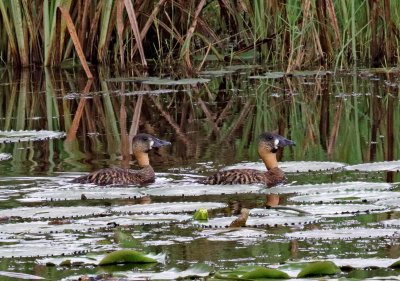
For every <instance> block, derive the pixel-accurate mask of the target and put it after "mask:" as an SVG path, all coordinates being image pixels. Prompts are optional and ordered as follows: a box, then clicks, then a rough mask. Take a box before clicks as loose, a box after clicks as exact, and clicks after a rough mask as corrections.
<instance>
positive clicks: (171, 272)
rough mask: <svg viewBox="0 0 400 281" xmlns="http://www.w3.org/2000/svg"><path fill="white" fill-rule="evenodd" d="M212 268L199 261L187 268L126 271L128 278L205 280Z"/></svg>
mask: <svg viewBox="0 0 400 281" xmlns="http://www.w3.org/2000/svg"><path fill="white" fill-rule="evenodd" d="M211 271H212V268H211V267H210V266H208V265H206V264H201V263H197V264H195V265H192V266H190V267H189V268H188V269H186V270H181V269H177V268H171V269H168V270H166V271H161V272H146V271H142V272H137V271H130V272H124V273H123V274H124V275H125V278H126V280H199V279H200V280H203V279H204V278H206V277H208V276H209V275H210V273H211Z"/></svg>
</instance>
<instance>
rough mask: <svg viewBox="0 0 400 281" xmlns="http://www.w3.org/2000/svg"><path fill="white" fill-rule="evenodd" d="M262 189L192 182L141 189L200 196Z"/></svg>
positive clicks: (167, 194) (156, 193)
mask: <svg viewBox="0 0 400 281" xmlns="http://www.w3.org/2000/svg"><path fill="white" fill-rule="evenodd" d="M262 189H263V186H261V185H243V184H242V185H212V186H210V185H204V184H198V183H193V184H189V185H185V184H179V185H178V184H177V185H176V186H174V185H169V186H166V187H156V188H149V189H146V190H143V192H144V193H146V194H148V195H152V196H201V195H222V194H241V193H259V192H260V191H261V190H262Z"/></svg>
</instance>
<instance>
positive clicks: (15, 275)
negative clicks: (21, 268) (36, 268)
mask: <svg viewBox="0 0 400 281" xmlns="http://www.w3.org/2000/svg"><path fill="white" fill-rule="evenodd" d="M0 276H5V277H11V278H16V279H18V280H25V279H26V280H41V279H45V278H43V277H40V276H37V275H32V274H25V273H20V272H11V271H0Z"/></svg>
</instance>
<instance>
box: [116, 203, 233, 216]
mask: <svg viewBox="0 0 400 281" xmlns="http://www.w3.org/2000/svg"><path fill="white" fill-rule="evenodd" d="M226 206H227V205H226V204H224V203H217V202H169V203H152V204H138V205H125V206H118V207H114V208H112V211H113V212H121V213H152V214H159V213H164V214H165V213H185V212H194V211H196V210H197V209H200V208H205V209H206V210H207V209H210V210H212V209H220V208H225V207H226Z"/></svg>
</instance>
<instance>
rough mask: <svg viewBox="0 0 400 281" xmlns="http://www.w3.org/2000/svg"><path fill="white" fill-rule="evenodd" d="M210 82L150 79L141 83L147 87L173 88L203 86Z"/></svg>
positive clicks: (204, 79)
mask: <svg viewBox="0 0 400 281" xmlns="http://www.w3.org/2000/svg"><path fill="white" fill-rule="evenodd" d="M208 82H210V79H206V78H187V79H180V80H171V79H160V78H154V77H153V78H150V79H148V80H145V81H142V83H143V84H149V85H165V86H175V85H193V84H205V83H208Z"/></svg>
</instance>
